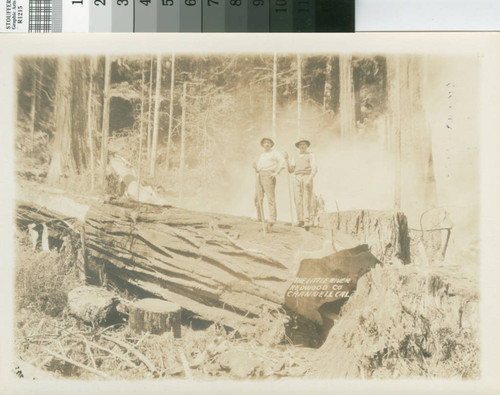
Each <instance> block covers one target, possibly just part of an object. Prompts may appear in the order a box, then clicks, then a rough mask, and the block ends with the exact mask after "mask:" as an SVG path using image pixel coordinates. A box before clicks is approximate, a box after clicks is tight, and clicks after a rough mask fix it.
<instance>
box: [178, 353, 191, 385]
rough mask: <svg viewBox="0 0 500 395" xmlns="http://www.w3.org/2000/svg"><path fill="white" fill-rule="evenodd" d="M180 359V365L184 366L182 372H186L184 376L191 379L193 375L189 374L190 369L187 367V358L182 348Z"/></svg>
mask: <svg viewBox="0 0 500 395" xmlns="http://www.w3.org/2000/svg"><path fill="white" fill-rule="evenodd" d="M181 361H182V367H183V368H184V373H185V374H186V378H187V379H189V380H192V379H193V376H192V374H191V370H190V369H189V364H188V361H187V358H186V356H185V355H184V351H182V350H181Z"/></svg>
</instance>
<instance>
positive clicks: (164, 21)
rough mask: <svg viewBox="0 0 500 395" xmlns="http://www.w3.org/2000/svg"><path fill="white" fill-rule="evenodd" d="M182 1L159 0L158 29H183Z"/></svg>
mask: <svg viewBox="0 0 500 395" xmlns="http://www.w3.org/2000/svg"><path fill="white" fill-rule="evenodd" d="M181 1H182V0H158V19H157V24H158V29H157V30H158V31H159V32H180V31H181V12H180V9H181Z"/></svg>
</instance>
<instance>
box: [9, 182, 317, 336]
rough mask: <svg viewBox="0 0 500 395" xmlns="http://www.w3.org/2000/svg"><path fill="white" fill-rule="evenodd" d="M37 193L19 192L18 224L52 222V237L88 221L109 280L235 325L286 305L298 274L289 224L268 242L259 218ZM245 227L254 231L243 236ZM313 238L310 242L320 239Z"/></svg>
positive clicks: (94, 259)
mask: <svg viewBox="0 0 500 395" xmlns="http://www.w3.org/2000/svg"><path fill="white" fill-rule="evenodd" d="M31 196H33V197H32V198H30V196H29V194H26V195H24V196H23V194H22V193H20V195H19V197H20V198H24V199H23V200H24V202H20V203H19V205H18V209H17V223H18V224H19V225H20V226H24V227H27V226H28V225H29V224H31V223H34V222H41V223H48V224H49V236H51V239H52V242H54V240H55V239H57V237H59V235H60V234H63V233H64V232H68V231H75V232H77V231H79V230H80V229H81V226H83V228H84V230H85V245H86V256H87V257H88V260H89V266H95V265H94V264H97V266H99V265H100V267H102V266H104V270H105V274H106V278H107V280H108V282H114V283H116V284H120V285H124V286H126V287H127V288H130V289H132V290H133V291H134V292H136V293H139V294H140V295H142V297H156V298H161V299H165V300H167V301H170V302H173V303H177V304H179V305H180V306H182V307H183V308H184V309H186V310H189V311H191V312H193V313H195V314H196V315H198V316H200V317H202V318H203V319H206V320H209V321H214V322H219V323H222V324H224V325H227V326H229V327H233V328H237V327H240V326H241V325H242V324H252V323H253V322H254V321H253V320H254V319H255V318H257V317H258V316H259V315H260V313H261V312H262V310H263V309H276V308H278V307H279V306H280V305H281V304H282V303H283V298H284V296H283V295H284V292H285V290H286V288H287V286H288V285H287V284H288V283H289V282H290V281H291V280H292V279H293V276H294V274H295V273H294V270H295V268H294V264H293V249H291V246H294V245H300V243H301V240H302V239H303V237H304V236H303V235H302V234H301V232H300V230H299V229H295V228H290V227H287V229H290V231H289V234H288V237H286V238H284V239H283V240H274V241H266V240H264V239H265V236H264V235H262V234H261V233H260V232H259V227H260V224H259V223H256V222H253V221H250V220H249V219H244V218H241V217H233V216H225V215H215V214H208V213H198V212H192V211H188V210H182V209H177V208H172V207H166V206H163V207H162V206H153V205H146V204H141V205H139V204H137V203H135V204H134V202H130V201H128V202H127V204H125V207H120V206H117V205H114V204H109V203H102V202H101V203H99V202H95V201H87V202H83V203H79V202H76V201H73V200H72V199H70V198H69V197H67V196H60V195H57V194H55V193H53V192H52V191H43V190H42V188H39V187H37V189H36V194H35V192H32V194H31ZM69 217H72V220H71V221H68V220H66V221H65V219H67V218H69ZM282 226H283V228H285V225H282ZM242 229H243V230H244V231H243V230H242ZM245 232H248V233H251V234H252V235H253V236H252V237H251V238H248V239H245V238H243V237H240V238H239V239H237V237H238V234H239V233H241V234H245ZM283 233H285V230H283ZM307 237H310V239H311V240H309V242H308V245H310V246H311V248H318V247H319V245H320V244H321V242H322V241H321V238H320V237H318V236H314V235H312V234H311V235H309V234H308V235H307ZM255 238H260V239H261V241H260V242H258V243H256V242H254V241H253V240H251V239H255ZM287 265H288V266H287Z"/></svg>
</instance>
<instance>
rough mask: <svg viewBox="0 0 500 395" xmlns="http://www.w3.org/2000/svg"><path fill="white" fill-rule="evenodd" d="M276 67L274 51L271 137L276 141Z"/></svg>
mask: <svg viewBox="0 0 500 395" xmlns="http://www.w3.org/2000/svg"><path fill="white" fill-rule="evenodd" d="M277 68H278V59H277V56H276V52H275V53H274V58H273V124H272V138H273V141H274V142H276V99H277V94H276V85H277V76H276V74H277Z"/></svg>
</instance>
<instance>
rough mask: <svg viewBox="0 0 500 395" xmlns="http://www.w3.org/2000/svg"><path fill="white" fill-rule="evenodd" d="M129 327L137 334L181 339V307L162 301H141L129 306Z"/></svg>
mask: <svg viewBox="0 0 500 395" xmlns="http://www.w3.org/2000/svg"><path fill="white" fill-rule="evenodd" d="M129 327H130V329H131V330H133V331H134V332H136V333H141V332H149V333H151V334H153V335H161V334H162V333H164V332H169V331H172V332H173V333H174V337H176V338H179V337H181V306H179V305H177V304H175V303H170V302H167V301H165V300H162V299H141V300H138V301H137V302H134V303H132V304H131V305H130V306H129Z"/></svg>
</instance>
